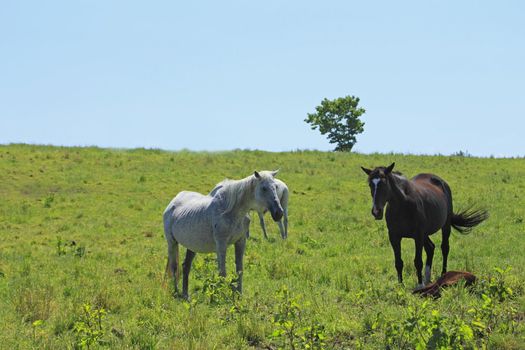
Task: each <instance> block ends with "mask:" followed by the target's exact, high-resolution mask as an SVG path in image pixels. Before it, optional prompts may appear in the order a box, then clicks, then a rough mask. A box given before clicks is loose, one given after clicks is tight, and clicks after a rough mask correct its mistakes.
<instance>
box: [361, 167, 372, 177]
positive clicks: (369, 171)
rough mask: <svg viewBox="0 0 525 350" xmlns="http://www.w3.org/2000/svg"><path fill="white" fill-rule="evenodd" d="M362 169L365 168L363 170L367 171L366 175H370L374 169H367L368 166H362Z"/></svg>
mask: <svg viewBox="0 0 525 350" xmlns="http://www.w3.org/2000/svg"><path fill="white" fill-rule="evenodd" d="M361 169H363V171H364V172H365V173H366V175H370V173H371V172H372V170H370V169H367V168H363V167H361Z"/></svg>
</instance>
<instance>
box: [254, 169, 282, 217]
mask: <svg viewBox="0 0 525 350" xmlns="http://www.w3.org/2000/svg"><path fill="white" fill-rule="evenodd" d="M278 172H279V170H275V171H261V172H258V171H255V172H254V173H253V175H254V176H255V178H256V179H257V181H256V187H255V201H256V202H257V204H258V205H259V206H261V207H265V208H268V211H269V212H270V214H271V215H272V219H273V220H274V221H279V220H281V218H282V217H283V213H284V212H283V207H282V206H281V202H280V201H279V197H278V196H277V189H276V186H275V175H277V173H278Z"/></svg>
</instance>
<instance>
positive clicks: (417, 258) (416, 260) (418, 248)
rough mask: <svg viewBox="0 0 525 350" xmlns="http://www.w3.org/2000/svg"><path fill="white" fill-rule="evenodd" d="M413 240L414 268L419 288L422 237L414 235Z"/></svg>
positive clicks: (421, 280) (421, 266)
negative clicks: (414, 249)
mask: <svg viewBox="0 0 525 350" xmlns="http://www.w3.org/2000/svg"><path fill="white" fill-rule="evenodd" d="M414 240H415V242H416V256H415V257H414V266H415V267H416V273H417V284H418V287H419V286H421V285H422V284H423V274H422V270H423V235H422V234H418V235H416V236H415V237H414Z"/></svg>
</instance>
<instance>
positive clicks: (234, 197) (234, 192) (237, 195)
mask: <svg viewBox="0 0 525 350" xmlns="http://www.w3.org/2000/svg"><path fill="white" fill-rule="evenodd" d="M259 175H260V176H261V178H265V177H273V176H272V173H271V172H270V171H260V172H259ZM256 182H257V178H256V177H255V176H254V175H250V176H248V177H245V178H244V179H241V180H230V179H226V180H223V181H221V182H219V183H218V184H217V185H215V188H214V189H213V190H212V192H211V193H210V194H212V195H216V196H219V197H220V198H221V199H222V200H223V201H224V204H225V207H226V208H225V210H224V213H229V212H231V211H232V210H233V208H235V207H236V206H237V205H238V204H239V203H242V202H243V201H245V200H246V198H245V197H246V194H247V193H251V192H252V191H253V189H254V188H255V184H256Z"/></svg>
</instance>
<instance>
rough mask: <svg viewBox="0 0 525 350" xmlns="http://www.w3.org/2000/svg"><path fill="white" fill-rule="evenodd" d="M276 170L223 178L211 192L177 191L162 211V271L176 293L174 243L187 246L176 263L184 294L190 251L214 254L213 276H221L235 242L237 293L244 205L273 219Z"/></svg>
mask: <svg viewBox="0 0 525 350" xmlns="http://www.w3.org/2000/svg"><path fill="white" fill-rule="evenodd" d="M276 174H277V171H273V172H271V171H261V172H257V171H255V172H254V174H253V175H250V176H248V177H246V178H244V179H242V180H228V181H223V182H222V186H221V188H219V189H218V190H217V191H216V193H215V195H214V196H206V195H203V194H200V193H197V192H187V191H183V192H180V193H179V194H177V196H176V197H175V198H174V199H173V200H172V201H171V202H170V204H169V205H168V207H167V208H166V210H165V211H164V234H165V236H166V241H167V243H168V264H167V266H166V269H167V272H168V273H169V274H170V275H172V276H174V277H175V278H174V284H175V293H178V280H179V244H181V245H183V246H184V247H186V248H187V251H186V257H185V259H184V263H183V264H182V270H183V271H182V273H183V279H182V296H183V297H184V298H188V277H189V274H190V269H191V263H192V261H193V258H194V257H195V254H196V253H211V252H216V253H217V263H218V268H219V275H220V276H226V248H227V246H228V245H230V244H234V245H235V266H236V271H237V274H238V276H239V278H238V284H237V290H238V291H239V292H240V293H242V271H243V256H244V249H245V246H246V232H248V229H249V225H250V219H249V216H247V214H248V212H249V210H250V208H252V207H254V206H256V205H259V206H264V207H266V208H268V210H269V211H270V214H271V215H272V218H273V219H274V220H275V221H279V220H280V219H281V218H282V216H283V208H282V207H281V204H280V202H279V198H278V197H277V192H276V187H275V182H276V181H275V178H274V177H275V175H276Z"/></svg>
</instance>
